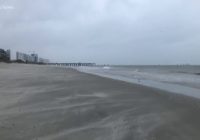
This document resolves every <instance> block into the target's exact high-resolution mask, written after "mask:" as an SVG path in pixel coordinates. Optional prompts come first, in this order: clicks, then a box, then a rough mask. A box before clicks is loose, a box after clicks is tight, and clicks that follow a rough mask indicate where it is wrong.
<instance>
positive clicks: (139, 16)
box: [0, 0, 200, 64]
mask: <svg viewBox="0 0 200 140" xmlns="http://www.w3.org/2000/svg"><path fill="white" fill-rule="evenodd" d="M0 2H1V1H0ZM199 6H200V2H199V1H197V0H190V1H188V0H164V1H160V0H151V1H147V0H87V1H82V0H73V1H69V0H59V1H55V0H42V1H41V0H34V1H32V0H7V1H4V2H1V3H0V7H4V8H0V31H1V32H0V47H2V48H11V50H13V51H17V50H19V51H22V52H28V53H29V52H33V51H35V52H38V53H39V55H40V56H42V57H46V58H49V59H51V60H52V61H62V62H71V61H76V62H79V61H89V62H91V61H92V62H97V63H101V64H102V63H110V64H179V63H184V64H185V63H191V64H199V59H200V55H199V52H200V46H199V45H200V43H199V40H200V17H199V16H200V9H199ZM5 7H7V8H5ZM8 7H10V8H8ZM11 7H12V8H11ZM11 9H12V10H11Z"/></svg>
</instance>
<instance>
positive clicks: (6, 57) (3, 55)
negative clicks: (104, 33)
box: [0, 49, 10, 62]
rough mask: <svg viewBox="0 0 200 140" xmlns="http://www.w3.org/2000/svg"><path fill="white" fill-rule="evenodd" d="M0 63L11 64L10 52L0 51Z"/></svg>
mask: <svg viewBox="0 0 200 140" xmlns="http://www.w3.org/2000/svg"><path fill="white" fill-rule="evenodd" d="M0 61H3V62H9V61H10V50H7V51H5V50H4V49H0Z"/></svg>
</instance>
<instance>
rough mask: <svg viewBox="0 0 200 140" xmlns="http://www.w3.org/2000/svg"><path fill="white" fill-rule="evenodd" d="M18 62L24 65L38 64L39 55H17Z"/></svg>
mask: <svg viewBox="0 0 200 140" xmlns="http://www.w3.org/2000/svg"><path fill="white" fill-rule="evenodd" d="M16 60H17V61H21V62H24V63H38V55H37V54H31V55H29V54H25V53H21V52H17V53H16Z"/></svg>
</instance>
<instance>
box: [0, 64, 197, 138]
mask: <svg viewBox="0 0 200 140" xmlns="http://www.w3.org/2000/svg"><path fill="white" fill-rule="evenodd" d="M199 139H200V101H199V100H198V99H193V98H190V97H186V96H182V95H176V94H171V93H170V94H169V93H168V92H165V91H161V90H157V89H154V88H148V87H144V86H140V85H136V84H129V83H126V82H121V81H116V80H112V79H107V78H101V77H98V76H94V75H89V74H85V73H80V72H77V71H75V70H72V69H65V68H56V67H51V66H36V65H35V66H34V65H21V64H18V65H17V64H0V140H199Z"/></svg>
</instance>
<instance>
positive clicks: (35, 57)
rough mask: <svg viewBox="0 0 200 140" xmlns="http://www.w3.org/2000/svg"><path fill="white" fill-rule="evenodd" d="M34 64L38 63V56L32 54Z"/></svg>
mask: <svg viewBox="0 0 200 140" xmlns="http://www.w3.org/2000/svg"><path fill="white" fill-rule="evenodd" d="M31 57H32V59H33V62H34V63H38V54H31Z"/></svg>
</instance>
